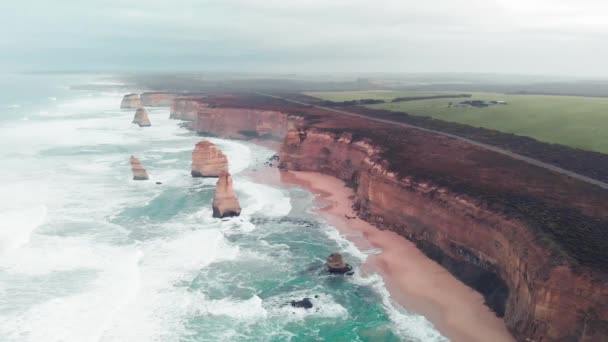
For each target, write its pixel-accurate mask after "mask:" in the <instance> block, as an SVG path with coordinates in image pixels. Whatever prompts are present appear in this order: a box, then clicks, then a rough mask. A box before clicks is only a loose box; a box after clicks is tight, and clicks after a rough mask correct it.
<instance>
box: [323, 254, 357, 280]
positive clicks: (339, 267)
mask: <svg viewBox="0 0 608 342" xmlns="http://www.w3.org/2000/svg"><path fill="white" fill-rule="evenodd" d="M327 270H328V271H329V273H334V274H348V275H350V274H353V273H352V270H353V268H352V267H351V266H350V265H349V264H347V263H346V262H344V259H342V255H341V254H340V253H331V254H330V255H329V256H328V257H327Z"/></svg>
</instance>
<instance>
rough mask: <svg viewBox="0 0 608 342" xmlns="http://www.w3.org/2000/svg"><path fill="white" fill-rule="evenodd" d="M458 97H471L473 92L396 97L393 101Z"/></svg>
mask: <svg viewBox="0 0 608 342" xmlns="http://www.w3.org/2000/svg"><path fill="white" fill-rule="evenodd" d="M458 97H467V98H470V97H471V94H454V95H431V96H406V97H396V98H394V99H393V100H392V101H391V102H405V101H416V100H432V99H453V98H458Z"/></svg>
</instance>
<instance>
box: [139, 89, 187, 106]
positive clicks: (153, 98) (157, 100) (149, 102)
mask: <svg viewBox="0 0 608 342" xmlns="http://www.w3.org/2000/svg"><path fill="white" fill-rule="evenodd" d="M178 96H179V94H177V93H172V92H146V93H141V95H140V98H141V103H142V104H143V105H144V106H149V107H169V106H171V103H172V102H173V100H174V99H175V98H176V97H178Z"/></svg>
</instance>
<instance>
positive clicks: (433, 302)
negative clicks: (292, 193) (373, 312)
mask: <svg viewBox="0 0 608 342" xmlns="http://www.w3.org/2000/svg"><path fill="white" fill-rule="evenodd" d="M268 171H270V170H265V171H264V175H261V176H259V177H256V178H261V179H259V180H260V181H262V182H265V183H267V184H270V185H275V186H286V187H289V186H298V187H301V188H304V189H306V190H308V191H310V192H311V193H313V194H315V195H317V198H316V202H317V205H318V208H317V209H315V211H316V212H317V213H318V214H319V215H320V216H321V217H323V218H324V219H325V220H327V222H328V223H330V224H331V225H333V226H334V227H336V229H338V231H339V232H340V234H342V235H343V236H344V237H345V238H347V239H348V240H350V241H351V242H353V243H354V244H355V245H356V246H357V247H358V248H359V249H361V250H366V249H371V248H376V249H379V250H381V251H382V252H381V253H379V254H373V255H369V256H368V258H367V260H366V262H365V263H364V264H362V265H361V266H360V270H361V271H362V272H364V273H369V274H373V273H377V274H379V275H380V276H382V278H383V280H384V282H385V285H386V287H387V289H388V291H389V293H390V295H391V298H392V299H393V300H394V301H396V302H397V303H398V304H399V305H401V306H402V307H403V308H405V309H406V310H410V311H413V312H415V313H417V314H420V315H423V316H424V317H426V318H427V319H428V320H429V321H430V322H431V323H433V325H434V326H435V328H436V329H437V330H439V332H440V333H441V334H443V335H444V336H446V337H448V338H449V339H450V340H452V341H457V342H460V341H462V342H464V341H480V342H481V341H496V342H500V341H505V342H506V341H514V339H513V337H512V336H511V335H510V334H509V332H508V331H507V329H506V326H505V323H504V321H503V320H502V319H500V318H498V317H496V315H495V314H494V313H493V312H492V311H491V310H490V309H489V308H488V307H487V306H486V305H485V304H484V300H483V297H482V295H481V294H479V293H477V292H476V291H474V290H473V289H471V288H469V287H467V286H466V285H464V284H463V283H462V282H460V281H459V280H457V279H456V278H455V277H454V276H452V275H451V274H450V273H449V272H448V271H447V270H445V269H444V268H442V267H441V266H440V265H439V264H437V263H435V262H434V261H432V260H431V259H429V258H428V257H427V256H425V255H424V254H423V253H422V252H421V251H420V250H419V249H417V248H416V246H415V245H414V244H413V243H412V242H411V241H408V240H406V239H405V238H403V237H401V236H399V235H398V234H396V233H394V232H391V231H386V230H380V229H378V228H376V227H375V226H373V225H371V224H370V223H368V222H366V221H363V220H361V219H359V218H358V217H357V214H356V212H355V211H353V209H352V208H351V206H352V203H353V199H354V195H355V194H354V192H353V190H352V189H350V188H348V187H346V185H345V183H344V182H342V181H341V180H339V179H337V178H335V177H332V176H329V175H324V174H320V173H316V172H303V171H279V170H278V169H275V168H272V171H271V172H268ZM277 176H278V177H277Z"/></svg>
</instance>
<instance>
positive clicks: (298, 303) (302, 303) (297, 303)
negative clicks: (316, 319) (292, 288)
mask: <svg viewBox="0 0 608 342" xmlns="http://www.w3.org/2000/svg"><path fill="white" fill-rule="evenodd" d="M290 304H291V306H293V307H294V308H304V309H312V301H311V300H310V298H304V299H302V300H292V301H291V303H290Z"/></svg>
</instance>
